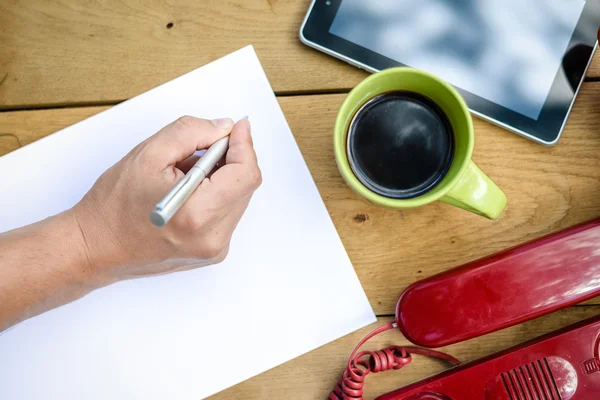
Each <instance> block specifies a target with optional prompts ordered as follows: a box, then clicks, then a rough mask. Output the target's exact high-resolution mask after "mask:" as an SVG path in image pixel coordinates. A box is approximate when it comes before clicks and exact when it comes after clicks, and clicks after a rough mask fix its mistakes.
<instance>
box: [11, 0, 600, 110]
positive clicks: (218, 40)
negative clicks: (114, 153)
mask: <svg viewBox="0 0 600 400" xmlns="http://www.w3.org/2000/svg"><path fill="white" fill-rule="evenodd" d="M309 4H310V1H309V0H302V1H298V0H229V1H220V0H205V1H195V0H177V1H169V2H165V1H161V0H119V1H117V0H92V1H89V0H86V1H84V0H77V1H73V0H55V1H47V0H29V1H17V0H5V1H2V2H0V43H2V46H0V80H1V79H2V78H3V77H4V75H5V74H8V76H7V79H6V81H5V82H4V84H3V85H2V86H0V108H5V109H6V108H18V107H31V106H39V105H49V104H70V105H74V104H82V103H94V102H96V103H97V102H116V101H120V100H124V99H127V98H130V97H133V96H135V95H137V94H139V93H142V92H144V91H146V90H148V89H151V88H153V87H155V86H157V85H159V84H161V83H164V82H166V81H168V80H170V79H172V78H175V77H177V76H179V75H181V74H183V73H185V72H188V71H191V70H193V69H195V68H197V67H199V66H201V65H204V64H206V63H208V62H210V61H212V60H215V59H217V58H219V57H221V56H223V55H225V54H228V53H229V52H231V51H233V50H236V49H238V48H241V47H243V46H245V45H247V44H253V45H254V46H255V48H256V51H257V53H258V56H259V57H260V59H261V62H262V63H263V66H264V68H265V71H266V73H267V76H268V78H269V80H270V81H271V84H272V85H273V88H274V90H275V91H277V92H279V93H281V92H297V91H300V92H305V91H332V90H334V91H340V90H348V89H349V88H352V87H353V86H355V85H356V84H357V83H358V82H359V81H360V80H361V79H363V78H364V77H365V76H366V73H365V72H363V71H360V70H358V69H357V68H354V67H350V66H348V65H347V64H345V63H343V62H341V61H338V60H335V59H333V58H332V57H329V56H326V55H324V54H322V53H320V52H317V51H315V50H312V49H309V48H307V47H306V46H304V45H302V44H301V43H300V41H299V39H298V30H299V28H300V25H301V22H302V20H303V18H304V15H305V13H306V11H307V9H308V6H309ZM169 24H173V25H172V26H171V25H169ZM168 26H171V28H168ZM589 76H595V77H598V76H600V57H599V56H596V58H595V60H594V64H593V66H592V68H591V69H590V71H589Z"/></svg>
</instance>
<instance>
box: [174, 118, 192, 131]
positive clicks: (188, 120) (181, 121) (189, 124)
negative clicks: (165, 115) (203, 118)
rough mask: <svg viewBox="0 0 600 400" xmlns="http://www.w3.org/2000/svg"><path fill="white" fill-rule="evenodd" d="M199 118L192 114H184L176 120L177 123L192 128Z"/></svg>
mask: <svg viewBox="0 0 600 400" xmlns="http://www.w3.org/2000/svg"><path fill="white" fill-rule="evenodd" d="M197 122H198V121H197V119H196V118H194V117H192V116H190V115H184V116H182V117H179V118H177V121H175V125H177V126H179V127H182V128H185V129H190V128H194V127H195V126H196V123H197Z"/></svg>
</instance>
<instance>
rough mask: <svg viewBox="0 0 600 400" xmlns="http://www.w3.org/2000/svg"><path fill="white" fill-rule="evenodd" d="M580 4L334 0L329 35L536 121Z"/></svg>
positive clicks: (558, 0) (554, 0)
mask: <svg viewBox="0 0 600 400" xmlns="http://www.w3.org/2000/svg"><path fill="white" fill-rule="evenodd" d="M584 6H585V1H583V0H528V1H523V0H486V1H477V0H377V1H366V0H342V2H341V4H340V7H339V9H338V11H337V14H336V15H335V18H334V19H333V23H332V24H331V27H330V29H329V32H330V33H331V34H333V35H336V36H338V37H341V38H343V39H345V40H348V41H350V42H353V43H355V44H357V45H359V46H362V47H365V48H367V49H369V50H371V51H374V52H376V53H379V54H381V55H384V56H386V57H388V58H391V59H393V60H396V61H398V62H400V63H402V64H405V65H408V66H410V67H413V68H419V69H423V70H426V71H429V72H432V73H434V74H436V75H438V76H439V77H441V78H443V79H445V80H446V81H448V82H450V83H451V84H453V85H455V86H457V87H459V88H461V89H464V90H467V91H469V92H471V93H473V94H475V95H478V96H480V97H482V98H484V99H487V100H489V101H492V102H494V103H496V104H499V105H502V106H504V107H506V108H508V109H511V110H513V111H515V112H517V113H520V114H522V115H525V116H527V117H529V118H531V119H534V120H537V119H538V117H539V115H540V111H541V110H542V108H543V106H544V103H545V101H546V98H547V96H548V93H549V92H550V89H551V88H552V85H553V82H554V79H555V77H556V74H557V72H558V71H559V68H560V66H561V61H562V58H563V55H564V54H565V52H566V50H567V46H568V44H569V42H570V39H571V36H572V35H573V32H574V30H575V27H576V26H577V23H578V21H579V18H580V17H581V14H582V11H583V8H584Z"/></svg>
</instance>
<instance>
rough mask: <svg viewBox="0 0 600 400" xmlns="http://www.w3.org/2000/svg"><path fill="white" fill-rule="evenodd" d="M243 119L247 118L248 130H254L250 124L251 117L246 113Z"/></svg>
mask: <svg viewBox="0 0 600 400" xmlns="http://www.w3.org/2000/svg"><path fill="white" fill-rule="evenodd" d="M242 119H245V120H246V122H248V130H249V131H251V132H252V126H251V125H250V118H248V116H247V115H246V116H245V117H243V118H242Z"/></svg>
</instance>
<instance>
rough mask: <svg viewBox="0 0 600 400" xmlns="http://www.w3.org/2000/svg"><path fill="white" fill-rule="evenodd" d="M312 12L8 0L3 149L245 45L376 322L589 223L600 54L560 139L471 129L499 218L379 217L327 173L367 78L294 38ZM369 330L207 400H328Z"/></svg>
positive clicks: (595, 175)
mask: <svg viewBox="0 0 600 400" xmlns="http://www.w3.org/2000/svg"><path fill="white" fill-rule="evenodd" d="M308 5H309V1H308V0H303V1H299V0H229V1H223V0H208V1H207V0H204V1H195V0H169V1H165V0H152V1H149V0H145V1H142V0H119V1H117V0H85V1H84V0H53V1H48V0H29V1H26V2H25V1H18V0H4V1H2V2H1V3H0V44H1V45H0V80H1V79H2V77H4V76H6V79H5V80H4V82H3V83H2V84H1V85H0V110H2V112H1V113H0V134H1V135H0V155H2V154H6V153H8V152H10V151H12V150H15V149H17V148H18V147H20V146H23V145H26V144H28V143H31V142H33V141H35V140H38V139H40V138H41V137H43V136H45V135H48V134H50V133H52V132H55V131H57V130H59V129H61V128H63V127H66V126H68V125H70V124H73V123H74V122H77V121H79V120H82V119H84V118H86V117H89V116H90V115H93V114H95V113H98V112H100V111H102V110H104V109H106V108H108V107H110V106H112V105H114V104H117V103H118V102H120V101H123V100H125V99H128V98H130V97H133V96H135V95H137V94H140V93H142V92H144V91H146V90H148V89H150V88H152V87H154V86H156V85H158V84H161V83H163V82H165V81H167V80H169V79H172V78H174V77H176V76H179V75H181V74H183V73H185V72H188V71H190V70H192V69H195V68H197V67H199V66H201V65H203V64H205V63H207V62H209V61H212V60H214V59H216V58H219V57H221V56H223V55H225V54H227V53H229V52H231V51H233V50H236V49H238V48H240V47H243V46H244V45H247V44H249V43H251V44H253V45H254V46H255V49H256V51H257V53H258V56H259V58H260V59H261V62H262V64H263V66H264V69H265V71H266V73H267V75H268V77H269V80H270V82H271V84H272V86H273V88H274V90H275V92H276V94H277V95H278V98H279V102H280V104H281V107H282V108H283V111H284V113H285V116H286V117H287V120H288V122H289V124H290V126H291V128H292V131H293V132H294V135H295V136H296V139H297V141H298V144H299V146H300V149H301V150H302V153H303V155H304V157H305V159H306V162H307V163H308V166H309V168H310V171H311V172H312V174H313V177H314V179H315V181H316V183H317V185H318V188H319V191H320V193H321V195H322V197H323V199H324V201H325V203H326V204H327V208H328V209H329V212H330V215H331V217H332V218H333V221H334V223H335V226H336V227H337V230H338V232H339V234H340V236H341V237H342V240H343V242H344V245H345V246H346V249H347V251H348V253H349V255H350V258H351V259H352V262H353V264H354V267H355V268H356V271H357V273H358V276H359V278H360V280H361V282H362V284H363V287H364V289H365V291H366V293H367V295H368V297H369V300H370V301H371V304H372V306H373V308H374V310H375V312H376V313H377V315H378V316H379V319H380V321H379V322H378V323H377V324H381V323H382V322H385V321H389V320H390V318H391V317H392V315H393V313H394V305H395V301H396V299H397V296H398V294H399V293H400V292H401V291H402V290H403V289H404V288H405V287H406V286H407V285H409V284H410V283H412V282H414V281H415V280H417V279H420V278H423V277H426V276H429V275H432V274H434V273H437V272H440V271H443V270H445V269H448V268H450V267H453V266H456V265H459V264H462V263H464V262H467V261H469V260H473V259H476V258H479V257H482V256H484V255H486V254H490V253H493V252H497V251H499V250H502V249H504V248H506V247H509V246H513V245H516V244H519V243H522V242H524V241H527V240H531V239H534V238H537V237H539V236H541V235H544V234H548V233H551V232H554V231H557V230H559V229H562V228H566V227H568V226H571V225H573V224H576V223H579V222H582V221H586V220H589V219H591V218H594V217H598V216H600V200H599V199H600V54H597V55H596V57H595V59H594V61H593V64H592V67H591V69H590V71H589V73H588V78H587V80H586V82H585V83H584V85H583V88H582V90H581V94H580V96H579V98H578V100H577V102H576V104H575V107H574V110H573V113H572V116H571V118H570V120H569V122H568V125H567V128H566V130H565V133H564V135H563V137H562V138H561V140H560V142H559V144H558V145H557V146H555V147H543V146H540V145H537V144H534V143H532V142H529V141H527V140H525V139H522V138H519V137H517V136H516V135H514V134H511V133H509V132H507V131H504V130H502V129H499V128H497V127H494V126H492V125H490V124H488V123H486V122H483V121H480V120H476V121H475V130H476V138H477V140H476V145H475V153H474V159H475V161H476V162H477V163H478V164H479V166H480V167H481V168H482V169H483V170H484V171H485V172H486V173H487V174H488V175H489V176H490V177H491V178H492V179H494V180H495V181H496V182H497V183H498V185H499V186H500V187H502V188H503V189H504V191H505V192H506V194H507V196H508V199H509V205H508V208H507V210H506V212H505V213H504V215H503V216H502V218H501V219H500V220H498V221H495V222H491V221H488V220H485V219H483V218H481V217H478V216H475V215H472V214H469V213H467V212H464V211H461V210H459V209H457V208H453V207H450V206H447V205H444V204H441V203H435V204H432V205H429V206H426V207H423V208H420V209H416V210H410V211H394V210H387V209H383V208H379V207H376V206H373V205H370V204H368V203H366V202H364V201H363V200H361V199H360V198H358V197H357V196H356V195H355V194H354V193H353V192H351V191H350V190H349V189H348V188H347V187H346V185H345V184H344V183H343V181H342V179H341V178H340V176H339V174H338V173H337V170H336V167H335V162H334V159H333V150H332V140H331V135H332V129H333V122H334V118H335V115H336V111H337V109H338V107H339V106H340V104H341V102H342V100H343V98H344V96H345V93H346V92H347V91H348V90H349V89H350V88H352V87H353V86H354V85H355V84H357V83H358V82H359V81H360V80H361V79H363V78H364V77H365V76H366V75H365V73H364V72H362V71H360V70H358V69H355V68H352V67H350V66H348V65H345V64H344V63H342V62H339V61H337V60H335V59H332V58H330V57H327V56H325V55H323V54H321V53H318V52H316V51H314V50H311V49H308V48H306V47H304V46H303V45H301V44H300V42H299V41H298V38H297V37H298V35H297V32H298V29H299V27H300V23H301V21H302V18H303V17H304V14H305V12H306V10H307V8H308ZM15 167H17V166H15ZM0 186H1V183H0ZM598 304H599V302H598V300H594V301H590V302H588V303H586V304H585V305H580V306H576V307H571V308H569V309H566V310H564V311H561V312H558V313H555V314H552V315H550V316H547V317H545V318H541V319H539V320H536V321H533V322H530V323H526V324H523V325H519V326H516V327H513V328H509V329H506V330H504V331H501V332H497V333H494V334H490V335H487V336H484V337H482V338H478V339H474V340H471V341H469V342H466V343H461V344H457V345H454V346H451V347H450V348H448V349H446V350H447V351H449V352H451V353H452V354H453V355H455V356H456V357H458V358H460V359H461V360H471V359H474V358H477V357H480V356H483V355H486V354H489V353H490V352H493V351H496V350H499V349H502V348H505V347H507V346H509V345H513V344H516V343H520V342H522V341H524V340H527V339H530V338H533V337H535V336H538V335H540V334H542V333H545V332H549V331H552V330H555V329H557V328H559V327H562V326H566V325H568V324H570V323H573V322H576V321H579V320H581V319H584V318H586V317H589V316H592V315H596V314H597V313H598V312H599V311H600V306H599V305H598ZM273 318H277V315H273ZM372 328H373V327H368V328H365V329H363V330H362V331H360V332H356V333H354V334H352V335H349V336H347V337H344V338H342V339H340V340H338V341H336V342H334V343H331V344H328V345H326V346H324V347H322V348H320V349H317V350H315V351H313V352H311V353H309V354H306V355H304V356H302V357H299V358H298V359H296V360H293V361H290V362H288V363H286V364H285V365H282V366H280V367H277V368H275V369H273V370H271V371H269V372H266V373H264V374H262V375H260V376H258V377H255V378H253V379H250V380H249V381H246V382H244V383H242V384H240V385H237V386H235V387H233V388H231V389H229V390H226V391H224V392H222V393H220V394H218V395H216V396H214V397H213V399H219V400H224V399H236V400H240V399H275V398H281V399H292V398H294V399H323V398H325V397H326V395H327V394H328V392H329V391H330V390H331V389H332V388H333V386H334V383H335V382H336V380H337V378H338V376H339V374H340V372H341V371H342V368H343V366H344V362H345V360H346V359H347V356H348V354H349V352H350V350H351V349H352V348H353V346H354V345H355V343H356V342H357V341H358V339H359V338H361V337H362V336H363V334H364V333H366V332H367V331H369V330H370V329H372ZM392 343H397V344H406V343H407V342H406V340H404V339H403V338H402V336H401V335H400V334H399V333H397V332H388V333H386V334H384V335H382V336H380V337H378V338H376V339H374V340H373V341H372V342H371V343H370V344H369V345H368V347H369V348H372V349H378V348H380V347H382V346H385V345H389V344H392ZM240 356H241V357H243V353H241V354H240ZM202 362H205V363H209V362H210V360H202ZM243 362H244V361H243V360H242V361H241V362H240V361H238V362H237V363H242V364H243ZM246 362H248V363H251V362H252V361H251V360H247V361H246ZM443 368H444V365H442V364H439V363H436V362H431V361H428V360H424V359H422V358H419V359H418V360H417V362H415V363H414V364H412V365H409V366H408V367H406V368H405V369H404V370H402V371H400V372H388V373H384V374H381V375H380V376H371V377H369V379H368V381H367V395H366V399H372V398H374V397H375V396H376V395H378V394H381V393H384V392H387V391H390V390H392V389H394V388H396V387H398V386H400V385H403V384H405V383H408V382H410V381H413V380H416V379H419V378H421V377H424V376H426V375H429V374H431V373H433V372H435V371H439V370H441V369H443ZM223 373H226V371H224V372H223Z"/></svg>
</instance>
